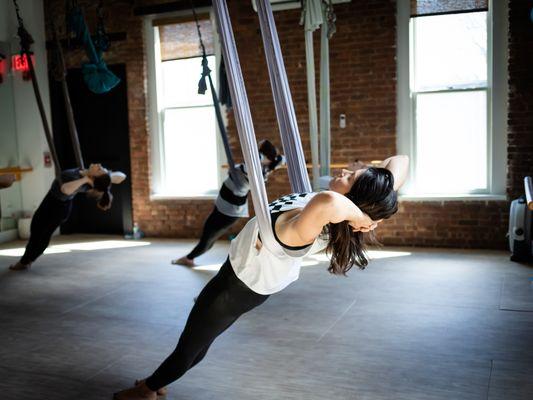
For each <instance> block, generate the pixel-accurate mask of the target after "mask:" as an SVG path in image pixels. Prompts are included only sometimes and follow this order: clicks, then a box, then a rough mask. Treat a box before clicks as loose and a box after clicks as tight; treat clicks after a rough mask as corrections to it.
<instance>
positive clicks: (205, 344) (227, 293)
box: [146, 259, 268, 391]
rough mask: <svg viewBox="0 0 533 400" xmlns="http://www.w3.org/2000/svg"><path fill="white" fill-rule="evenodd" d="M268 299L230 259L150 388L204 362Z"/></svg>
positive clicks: (203, 295) (206, 291)
mask: <svg viewBox="0 0 533 400" xmlns="http://www.w3.org/2000/svg"><path fill="white" fill-rule="evenodd" d="M266 299H268V296H266V295H261V294H258V293H255V292H254V291H252V290H251V289H250V288H248V286H246V285H245V284H244V283H243V282H242V281H241V280H240V279H239V278H237V276H236V275H235V273H234V272H233V268H232V266H231V264H230V262H229V259H228V260H226V262H225V263H224V265H222V268H221V269H220V271H219V272H218V274H217V275H216V276H215V277H214V278H213V279H211V281H209V283H208V284H207V285H206V286H205V287H204V289H203V290H202V292H201V293H200V295H199V296H198V298H197V299H196V303H195V305H194V306H193V308H192V310H191V313H190V314H189V318H188V319H187V324H186V325H185V328H184V329H183V332H182V334H181V337H180V339H179V342H178V345H177V346H176V349H175V350H174V351H173V352H172V354H171V355H170V356H168V358H167V359H166V360H165V361H164V362H163V363H162V364H161V365H160V366H159V368H158V369H157V370H156V371H155V372H154V373H153V375H152V376H150V377H149V378H148V379H147V380H146V385H147V386H148V388H149V389H150V390H153V391H156V390H158V389H160V388H162V387H164V386H167V385H168V384H170V383H172V382H174V381H175V380H177V379H179V378H180V377H181V376H182V375H183V374H185V372H187V371H188V370H189V369H191V368H192V367H194V366H195V365H196V364H198V363H199V362H200V361H202V359H203V358H204V356H205V355H206V353H207V350H208V349H209V346H210V345H211V343H213V341H214V340H215V339H216V338H217V337H218V336H219V335H220V334H221V333H222V332H224V331H225V330H226V329H228V328H229V327H230V326H231V325H232V324H233V323H234V322H235V321H236V320H237V318H239V317H240V316H241V315H243V314H244V313H246V312H248V311H250V310H252V309H253V308H255V307H257V306H259V305H260V304H262V303H263V302H264V301H265V300H266Z"/></svg>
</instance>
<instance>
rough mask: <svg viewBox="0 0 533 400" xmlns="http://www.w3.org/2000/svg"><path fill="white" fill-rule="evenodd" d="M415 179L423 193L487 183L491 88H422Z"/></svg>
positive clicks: (467, 188) (479, 187)
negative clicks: (439, 89) (462, 90)
mask: <svg viewBox="0 0 533 400" xmlns="http://www.w3.org/2000/svg"><path fill="white" fill-rule="evenodd" d="M416 106H417V107H416V133H417V136H416V154H417V157H416V171H417V174H416V179H417V180H416V182H417V185H418V186H419V187H420V188H421V189H423V191H424V193H468V192H469V191H472V190H486V189H487V92H486V91H485V90H480V91H466V92H439V93H421V94H419V95H418V96H417V104H416Z"/></svg>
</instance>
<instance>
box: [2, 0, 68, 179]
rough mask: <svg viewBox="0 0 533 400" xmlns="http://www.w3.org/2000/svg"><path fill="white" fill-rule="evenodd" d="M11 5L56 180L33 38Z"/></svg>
mask: <svg viewBox="0 0 533 400" xmlns="http://www.w3.org/2000/svg"><path fill="white" fill-rule="evenodd" d="M13 5H14V6H15V12H16V13H17V21H18V29H17V34H18V37H19V39H20V52H21V55H22V56H23V57H24V58H25V59H26V62H27V63H28V67H29V70H30V77H31V83H32V86H33V92H34V94H35V100H36V101H37V107H38V108H39V114H40V115H41V121H42V123H43V129H44V134H45V135H46V141H47V142H48V148H49V149H50V153H51V155H52V160H53V162H54V168H55V175H56V177H57V178H60V177H61V167H60V165H59V159H58V158H57V152H56V148H55V145H54V139H53V137H52V131H51V129H50V125H49V124H48V118H47V117H46V112H45V110H44V105H43V100H42V97H41V92H40V90H39V84H38V82H37V76H36V74H35V68H34V65H33V61H32V59H31V51H30V48H31V45H32V44H33V43H34V41H33V38H32V37H31V35H30V34H29V32H28V31H27V30H26V28H24V21H23V20H22V17H21V16H20V8H19V5H18V3H17V0H13Z"/></svg>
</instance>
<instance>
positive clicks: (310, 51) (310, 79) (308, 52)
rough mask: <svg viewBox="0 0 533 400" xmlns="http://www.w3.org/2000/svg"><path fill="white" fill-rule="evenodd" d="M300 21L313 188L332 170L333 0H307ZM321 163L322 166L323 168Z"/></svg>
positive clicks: (317, 186)
mask: <svg viewBox="0 0 533 400" xmlns="http://www.w3.org/2000/svg"><path fill="white" fill-rule="evenodd" d="M300 24H302V25H304V31H305V58H306V69H307V104H308V108H309V136H310V142H311V161H312V164H313V166H312V170H313V188H314V189H318V188H320V187H321V186H322V185H321V183H320V178H321V177H323V176H327V175H329V174H330V159H331V140H330V130H331V128H330V126H331V123H330V93H329V39H330V38H331V37H332V36H333V34H334V33H335V14H334V13H333V5H332V3H331V0H328V1H327V2H324V0H304V2H303V11H302V17H301V20H300ZM318 28H321V30H320V152H319V145H318V143H319V135H318V116H317V106H316V103H317V101H316V86H315V55H314V46H313V32H314V31H315V30H316V29H318ZM319 164H320V168H319Z"/></svg>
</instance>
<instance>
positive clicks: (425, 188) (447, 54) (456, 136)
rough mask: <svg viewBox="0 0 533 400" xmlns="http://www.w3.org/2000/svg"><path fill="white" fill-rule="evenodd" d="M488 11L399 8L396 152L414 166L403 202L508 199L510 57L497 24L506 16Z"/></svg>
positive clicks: (497, 8) (502, 9) (498, 9)
mask: <svg viewBox="0 0 533 400" xmlns="http://www.w3.org/2000/svg"><path fill="white" fill-rule="evenodd" d="M400 3H401V4H400ZM424 4H425V3H424ZM431 4H433V3H431ZM490 5H491V7H493V5H494V7H493V8H489V10H488V11H484V10H479V9H478V10H473V11H468V12H464V11H462V10H459V12H454V13H447V14H446V13H440V12H438V13H436V14H433V15H431V14H429V15H416V16H410V12H409V11H410V10H409V2H398V150H399V151H400V152H402V153H406V154H408V155H410V158H411V174H410V179H409V183H408V185H406V188H405V189H404V191H403V194H404V195H407V196H415V197H436V198H444V197H465V198H466V197H472V198H476V197H479V196H487V195H502V194H504V193H505V161H506V160H505V158H506V156H505V151H506V150H505V135H506V123H505V120H506V113H507V109H506V95H507V92H506V76H507V71H506V58H507V54H506V45H505V42H506V23H505V24H501V23H500V22H502V21H506V13H507V9H506V6H503V5H502V4H501V2H490ZM496 22H498V24H497V23H496ZM493 38H494V40H493Z"/></svg>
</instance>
